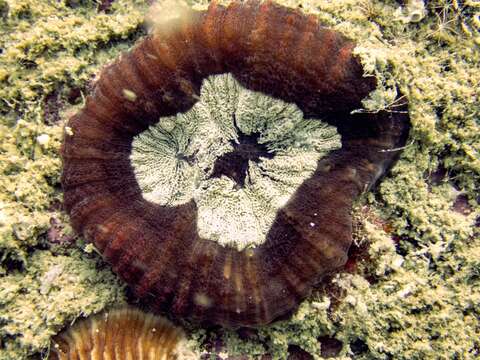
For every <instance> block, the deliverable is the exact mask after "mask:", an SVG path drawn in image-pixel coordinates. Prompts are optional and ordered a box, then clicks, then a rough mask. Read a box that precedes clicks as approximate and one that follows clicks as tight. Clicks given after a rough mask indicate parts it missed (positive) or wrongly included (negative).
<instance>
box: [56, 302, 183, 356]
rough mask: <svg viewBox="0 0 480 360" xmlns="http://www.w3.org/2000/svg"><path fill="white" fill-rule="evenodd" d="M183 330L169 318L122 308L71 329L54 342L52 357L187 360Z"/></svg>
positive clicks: (87, 320) (85, 320) (77, 324)
mask: <svg viewBox="0 0 480 360" xmlns="http://www.w3.org/2000/svg"><path fill="white" fill-rule="evenodd" d="M184 339H185V336H184V334H183V331H182V330H180V329H179V328H177V327H175V326H174V325H173V324H171V323H170V322H169V321H168V320H166V319H164V318H161V317H158V316H153V315H151V314H146V313H143V312H142V311H140V310H137V309H134V308H129V307H127V308H119V309H114V310H111V311H107V312H104V313H101V314H97V315H95V316H92V317H89V318H87V319H83V320H80V321H79V322H77V323H76V324H75V325H73V326H72V327H70V328H67V329H66V330H64V331H63V332H61V333H60V334H59V335H57V336H55V337H54V338H53V341H52V346H51V350H50V355H49V360H77V359H90V360H111V359H131V360H135V359H138V360H142V359H164V360H173V359H185V358H187V356H182V357H181V356H180V354H181V353H182V354H183V355H188V353H185V351H186V350H185V349H184Z"/></svg>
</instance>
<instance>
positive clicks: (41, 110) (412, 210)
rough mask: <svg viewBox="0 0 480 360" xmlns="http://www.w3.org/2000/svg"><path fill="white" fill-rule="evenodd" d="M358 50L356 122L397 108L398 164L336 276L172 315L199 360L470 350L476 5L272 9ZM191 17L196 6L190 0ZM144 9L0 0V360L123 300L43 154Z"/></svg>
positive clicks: (475, 321) (478, 88) (76, 0)
mask: <svg viewBox="0 0 480 360" xmlns="http://www.w3.org/2000/svg"><path fill="white" fill-rule="evenodd" d="M281 3H283V4H285V5H288V6H291V7H300V8H302V9H303V11H305V12H307V13H311V14H315V15H316V16H318V18H319V20H320V21H321V22H323V23H324V24H326V25H328V26H330V27H332V28H335V29H337V30H338V31H341V32H343V33H344V34H346V35H347V36H349V37H350V38H352V39H354V40H356V41H357V43H358V47H357V49H356V52H357V53H358V54H359V56H361V58H362V61H363V63H364V67H365V69H366V71H367V72H369V73H373V74H375V75H376V76H377V77H378V78H379V79H380V80H381V86H380V88H379V90H378V91H377V92H375V93H374V94H372V96H371V97H370V98H369V99H368V100H366V101H365V104H364V105H365V107H366V109H368V111H375V110H376V109H379V108H388V109H391V111H395V103H391V102H392V100H391V99H395V97H396V91H395V89H396V87H398V88H399V89H400V90H401V92H402V93H403V94H404V95H405V96H406V97H407V98H408V101H409V104H410V106H409V115H410V118H411V123H412V130H411V133H410V138H409V140H408V143H407V146H406V147H405V149H404V151H403V153H402V155H401V157H400V160H399V161H398V163H397V164H396V165H395V167H394V168H393V169H392V171H391V172H390V173H389V175H388V176H387V177H386V178H385V179H384V180H383V182H382V183H381V184H380V185H379V186H378V187H377V188H376V189H374V191H372V192H369V193H367V194H365V195H364V196H363V197H362V198H361V199H360V200H359V201H358V202H357V204H356V206H355V209H354V215H355V244H354V246H353V247H352V250H351V259H350V260H349V262H348V263H347V266H346V267H345V269H344V270H343V271H341V272H340V273H339V274H337V275H335V276H332V277H331V278H330V279H328V280H327V281H325V282H324V283H322V284H321V285H320V286H319V287H318V289H316V291H315V292H314V293H313V295H312V296H310V297H309V298H308V299H307V300H305V301H304V302H303V303H302V305H301V306H300V308H299V309H298V311H296V312H295V314H294V315H293V316H292V317H291V318H290V319H288V320H284V321H280V322H277V323H274V324H273V325H270V326H266V327H262V328H259V329H255V330H252V329H239V330H236V331H225V330H221V329H219V328H209V329H202V328H198V327H196V326H194V325H191V324H188V323H186V322H183V323H181V324H182V325H183V326H184V328H185V329H186V331H187V334H188V336H189V339H190V344H191V346H192V348H194V349H195V351H196V352H197V353H198V354H199V357H201V358H202V359H250V358H258V359H286V358H289V359H322V358H336V359H474V358H478V357H480V321H479V318H480V236H479V223H480V220H479V216H480V206H479V200H480V199H479V184H480V71H479V68H480V2H479V1H476V0H463V1H462V0H433V1H425V2H422V1H404V2H402V1H380V0H379V1H376V0H375V1H374V0H335V1H329V0H311V1H307V0H305V1H302V0H297V1H294V0H283V1H281ZM189 4H190V5H191V6H194V7H196V8H202V7H205V6H207V5H208V2H207V1H203V0H199V1H194V0H190V1H189ZM150 7H151V4H148V3H146V2H143V1H133V0H115V1H109V0H102V1H89V0H58V1H50V0H39V1H35V2H33V1H30V0H0V172H1V174H0V359H39V358H44V357H46V356H47V355H48V348H49V344H50V338H51V336H52V335H54V334H56V333H58V332H59V331H60V330H61V329H62V328H63V327H65V326H66V325H68V324H70V323H72V322H73V321H74V320H75V319H77V318H79V317H83V316H88V315H90V314H93V313H96V312H99V311H101V310H102V309H104V308H107V307H109V306H113V305H119V304H121V303H123V302H125V301H126V298H127V293H128V292H127V290H126V288H125V286H124V284H122V282H121V281H120V280H119V279H118V278H117V277H116V276H115V275H114V274H113V273H112V272H111V270H110V268H109V266H108V264H106V263H104V262H103V261H102V259H101V257H100V256H99V255H98V254H97V253H96V251H95V249H94V248H93V247H92V246H91V245H87V244H86V243H85V242H84V240H83V239H82V238H81V237H78V236H76V235H75V234H74V233H73V232H72V230H71V228H70V226H69V223H68V218H67V217H66V215H65V213H64V212H62V206H61V204H62V192H61V186H60V173H61V160H60V156H59V147H60V144H61V141H62V132H63V127H64V125H65V122H66V121H67V119H68V118H69V117H70V116H71V115H72V114H74V113H75V112H76V111H78V109H79V108H81V107H82V104H83V103H84V99H85V96H86V94H88V92H89V89H90V88H91V86H92V82H93V80H94V78H95V74H97V73H98V71H99V70H100V69H101V68H102V67H103V66H104V65H105V64H107V63H108V62H110V61H112V59H114V58H115V57H116V56H118V55H119V54H120V53H121V52H122V51H126V50H128V49H129V48H130V47H132V46H133V44H134V43H135V42H136V41H138V40H139V39H140V38H141V37H142V36H143V35H144V34H145V33H146V31H147V30H146V24H145V21H144V18H145V14H146V13H147V12H148V11H150V12H151V11H162V10H161V7H159V8H157V7H154V9H155V10H151V9H150V10H149V8H150Z"/></svg>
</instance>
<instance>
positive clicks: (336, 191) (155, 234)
mask: <svg viewBox="0 0 480 360" xmlns="http://www.w3.org/2000/svg"><path fill="white" fill-rule="evenodd" d="M172 21H175V24H172V26H164V27H162V28H159V29H157V31H154V32H152V33H151V34H150V35H149V36H147V37H146V38H145V39H143V40H142V41H141V42H139V43H138V44H137V45H136V46H135V47H134V48H133V49H132V50H131V51H130V52H128V53H126V54H124V55H122V56H121V57H120V58H119V59H117V60H116V61H115V62H114V63H113V64H111V65H109V66H107V67H106V68H105V69H104V70H103V71H102V73H101V74H100V77H99V80H98V82H97V83H96V85H95V88H94V91H93V94H91V95H90V96H89V97H88V98H87V102H86V105H85V107H84V108H83V109H82V110H81V111H80V112H79V113H78V114H76V115H75V116H73V118H71V119H70V121H69V123H68V127H69V129H68V131H67V133H66V135H65V141H64V144H63V148H62V156H63V176H62V184H63V190H64V204H65V208H66V210H67V212H68V213H69V215H70V218H71V222H72V224H73V226H74V228H75V229H76V231H77V232H79V233H81V234H83V235H84V237H85V238H86V239H87V240H88V241H91V242H92V243H93V244H94V245H95V246H96V247H97V248H98V249H99V251H100V252H101V253H102V254H103V257H104V258H105V259H106V260H107V261H108V262H109V263H111V264H112V266H113V269H114V271H115V272H116V273H117V274H119V275H120V276H121V277H122V278H123V279H124V280H125V281H126V282H127V283H128V284H129V285H130V286H131V288H132V290H133V292H134V294H135V295H136V296H137V297H138V298H139V299H141V300H142V302H143V303H144V304H146V305H147V306H149V307H150V308H151V309H153V310H154V311H159V312H162V311H164V312H169V313H170V314H172V315H173V316H178V317H185V318H190V319H193V320H196V321H200V322H208V323H214V324H220V325H223V326H228V327H237V326H259V325H262V324H268V323H270V322H272V321H273V320H275V319H277V318H279V317H281V316H284V315H286V314H288V313H290V312H291V311H292V310H294V309H295V308H296V307H297V306H298V304H299V302H300V301H301V300H302V299H303V298H305V297H306V296H308V294H309V293H310V292H311V289H312V287H313V286H314V285H315V284H317V283H318V282H319V281H321V280H322V278H324V277H325V275H326V274H330V273H332V272H334V271H335V270H338V269H339V268H340V267H342V266H343V265H344V264H345V262H346V260H347V251H348V249H349V247H350V244H351V241H352V219H351V207H352V203H353V201H354V200H355V199H356V198H357V197H358V196H359V195H360V194H361V193H362V192H364V191H366V190H368V189H370V188H371V187H372V186H373V185H374V184H375V183H376V182H377V180H378V179H379V178H380V177H381V176H382V175H383V174H384V173H385V172H386V171H387V170H388V169H389V168H390V167H391V166H392V164H393V162H394V161H395V159H396V158H397V157H398V154H399V150H398V149H399V148H401V147H402V146H404V145H405V142H406V138H407V136H408V130H409V119H408V115H407V111H406V107H407V105H406V104H404V105H402V106H399V107H397V108H396V109H395V110H396V111H380V112H376V113H358V112H357V113H352V110H354V109H358V108H361V100H362V99H363V98H365V97H366V96H367V95H368V94H369V92H371V91H372V90H374V89H375V87H376V80H375V78H374V77H364V76H363V69H362V66H361V64H360V62H359V59H358V58H356V57H355V56H354V55H353V54H352V50H353V48H354V47H355V44H354V43H353V42H352V41H350V40H348V39H347V38H346V37H344V36H343V35H341V34H339V33H338V32H335V31H332V30H329V29H327V28H324V27H322V26H321V25H320V24H319V23H318V21H317V19H316V18H315V17H314V16H307V15H304V14H302V13H301V12H299V11H297V10H293V9H289V8H286V7H282V6H279V5H277V4H275V3H272V2H258V1H247V2H233V3H231V5H229V6H228V7H223V6H220V5H218V4H216V3H212V4H211V5H210V7H209V8H208V10H207V11H202V12H200V11H198V12H197V11H191V12H189V14H188V16H183V17H181V18H178V19H176V20H172ZM174 25H175V26H174ZM167 28H168V29H169V30H168V31H167V30H166V29H167ZM162 29H163V30H162ZM171 29H174V30H171ZM223 73H230V74H232V75H233V77H234V78H235V79H236V80H237V81H238V82H239V83H240V84H241V85H242V86H243V87H245V88H247V89H249V90H252V91H256V92H261V93H263V94H266V95H268V96H271V97H273V98H277V99H281V100H283V101H285V102H288V103H293V104H296V106H298V108H299V109H300V110H301V111H302V112H303V114H304V116H305V117H306V118H310V119H317V118H321V119H322V120H325V121H326V122H327V123H329V124H331V125H334V126H336V128H337V131H338V132H339V133H340V135H341V142H342V146H341V148H340V149H337V150H334V151H332V152H330V153H329V154H328V156H326V157H324V158H322V159H321V160H319V161H318V163H317V166H316V169H315V171H313V174H312V175H311V176H310V177H309V178H308V179H307V180H305V181H304V182H303V183H302V184H301V185H300V186H299V187H298V189H297V190H296V191H295V192H294V194H293V195H292V196H291V197H290V199H289V200H288V202H287V203H286V204H285V205H284V206H283V207H281V208H280V209H279V210H278V211H277V212H276V215H275V219H274V221H273V224H272V226H271V227H270V229H269V230H268V233H267V234H266V240H265V242H264V243H262V244H260V245H258V246H256V247H253V248H252V247H250V248H245V249H243V250H238V249H235V248H233V247H229V246H222V245H220V244H219V243H218V242H215V241H212V239H208V238H204V237H202V236H200V235H199V231H198V226H197V217H198V206H197V204H196V203H195V201H194V200H191V201H188V202H186V203H183V204H180V205H175V206H173V205H159V204H156V203H153V202H150V201H147V200H146V199H144V197H143V196H142V190H141V189H140V186H139V184H138V182H137V180H136V178H135V174H134V170H133V168H132V164H131V161H130V154H131V152H132V141H133V139H134V137H135V136H136V135H138V134H140V133H142V132H143V131H145V130H146V129H147V128H149V126H151V125H153V124H156V123H157V122H158V121H159V118H160V117H166V116H174V115H176V114H178V113H183V112H186V111H188V110H189V109H191V108H192V106H193V105H194V104H195V103H196V102H197V101H198V99H199V95H198V94H199V93H200V88H201V85H202V81H203V80H205V79H206V78H207V77H209V76H211V75H216V74H223ZM249 141H251V142H255V141H256V139H255V138H252V139H250V140H249ZM263 155H265V156H267V155H266V154H263ZM259 156H262V154H260V155H259ZM267 157H268V156H267ZM237 160H238V159H237ZM237 160H236V158H235V156H233V157H231V158H230V159H228V161H224V166H228V164H231V166H233V167H235V161H237ZM242 161H243V160H242ZM242 169H243V168H242V167H241V166H238V164H237V168H236V170H235V171H237V170H238V171H244V169H243V170H242ZM226 172H228V170H225V169H223V173H226ZM241 179H242V181H243V179H244V177H241ZM312 224H315V226H312Z"/></svg>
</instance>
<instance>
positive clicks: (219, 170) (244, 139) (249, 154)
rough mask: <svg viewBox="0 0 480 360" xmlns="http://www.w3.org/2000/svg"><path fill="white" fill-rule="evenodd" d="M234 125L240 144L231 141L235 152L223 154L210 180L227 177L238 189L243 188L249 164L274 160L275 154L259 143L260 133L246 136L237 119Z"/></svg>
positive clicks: (217, 161) (216, 162)
mask: <svg viewBox="0 0 480 360" xmlns="http://www.w3.org/2000/svg"><path fill="white" fill-rule="evenodd" d="M233 124H234V126H235V128H236V130H237V134H238V142H236V141H231V142H230V143H231V144H232V146H233V151H230V152H227V153H225V154H223V155H222V156H220V157H219V158H218V159H217V160H216V161H215V164H214V167H213V172H212V175H210V178H211V179H212V178H219V177H221V176H222V175H225V176H227V177H229V178H230V179H232V180H233V181H235V182H236V184H237V186H238V187H240V188H243V187H244V186H245V177H246V176H247V169H248V162H249V161H255V162H257V163H258V162H259V161H260V158H266V159H273V157H274V156H275V152H273V151H271V150H268V148H267V145H266V144H260V143H259V142H258V138H259V137H260V133H252V134H250V135H246V134H244V133H242V131H241V130H240V129H239V128H238V126H237V124H236V121H235V118H234V122H233Z"/></svg>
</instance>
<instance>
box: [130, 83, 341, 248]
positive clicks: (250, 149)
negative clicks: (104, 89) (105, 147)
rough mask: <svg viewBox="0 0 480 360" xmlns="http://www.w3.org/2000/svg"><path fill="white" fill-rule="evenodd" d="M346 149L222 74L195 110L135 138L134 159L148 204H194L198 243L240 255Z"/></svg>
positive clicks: (326, 128)
mask: <svg viewBox="0 0 480 360" xmlns="http://www.w3.org/2000/svg"><path fill="white" fill-rule="evenodd" d="M340 147H341V139H340V135H339V134H338V133H337V131H336V129H335V127H333V126H331V125H328V124H327V123H324V122H322V121H320V120H317V119H304V118H303V113H302V111H301V110H300V109H299V108H298V107H297V106H296V105H294V104H289V103H286V102H284V101H282V100H279V99H275V98H272V97H269V96H267V95H264V94H262V93H259V92H255V91H251V90H248V89H246V88H244V87H242V86H241V85H240V83H239V82H238V81H237V80H235V79H234V77H233V76H232V75H230V74H223V75H215V76H210V77H208V78H207V79H205V80H204V82H203V84H202V87H201V91H200V99H199V101H198V102H197V103H196V104H195V105H194V106H193V108H192V109H190V110H189V111H187V112H186V113H182V114H178V115H177V116H174V117H168V118H160V120H159V122H158V123H157V124H156V125H154V126H151V127H150V128H149V129H147V130H145V131H144V132H143V133H141V134H140V135H138V136H136V137H135V139H134V140H133V142H132V153H131V156H130V159H131V163H132V166H133V169H134V173H135V177H136V179H137V181H138V184H139V186H140V188H141V189H142V193H143V197H144V198H145V199H146V200H149V201H151V202H154V203H156V204H160V205H169V206H176V205H180V204H184V203H186V202H188V201H190V200H192V199H193V200H194V201H195V203H196V204H197V208H198V220H197V226H198V229H199V234H200V236H201V237H203V238H207V239H211V240H214V241H217V242H218V243H220V244H222V245H225V246H226V245H228V246H234V247H236V248H237V249H239V250H242V249H244V248H245V247H248V246H250V247H251V246H255V245H259V244H261V243H263V242H264V241H265V240H266V235H267V233H268V231H269V229H270V227H271V226H272V224H273V221H274V219H275V216H276V213H277V210H278V209H279V208H281V207H282V206H284V205H285V204H286V202H287V201H288V199H289V197H290V196H291V195H292V194H293V193H294V192H295V191H296V189H297V188H298V187H299V186H300V185H301V184H302V182H303V181H304V180H306V179H308V178H309V177H310V176H311V175H312V174H313V173H314V171H315V169H316V167H317V162H318V160H319V159H320V158H321V157H322V156H324V155H326V154H327V153H328V152H329V151H331V150H335V149H339V148H340Z"/></svg>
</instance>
